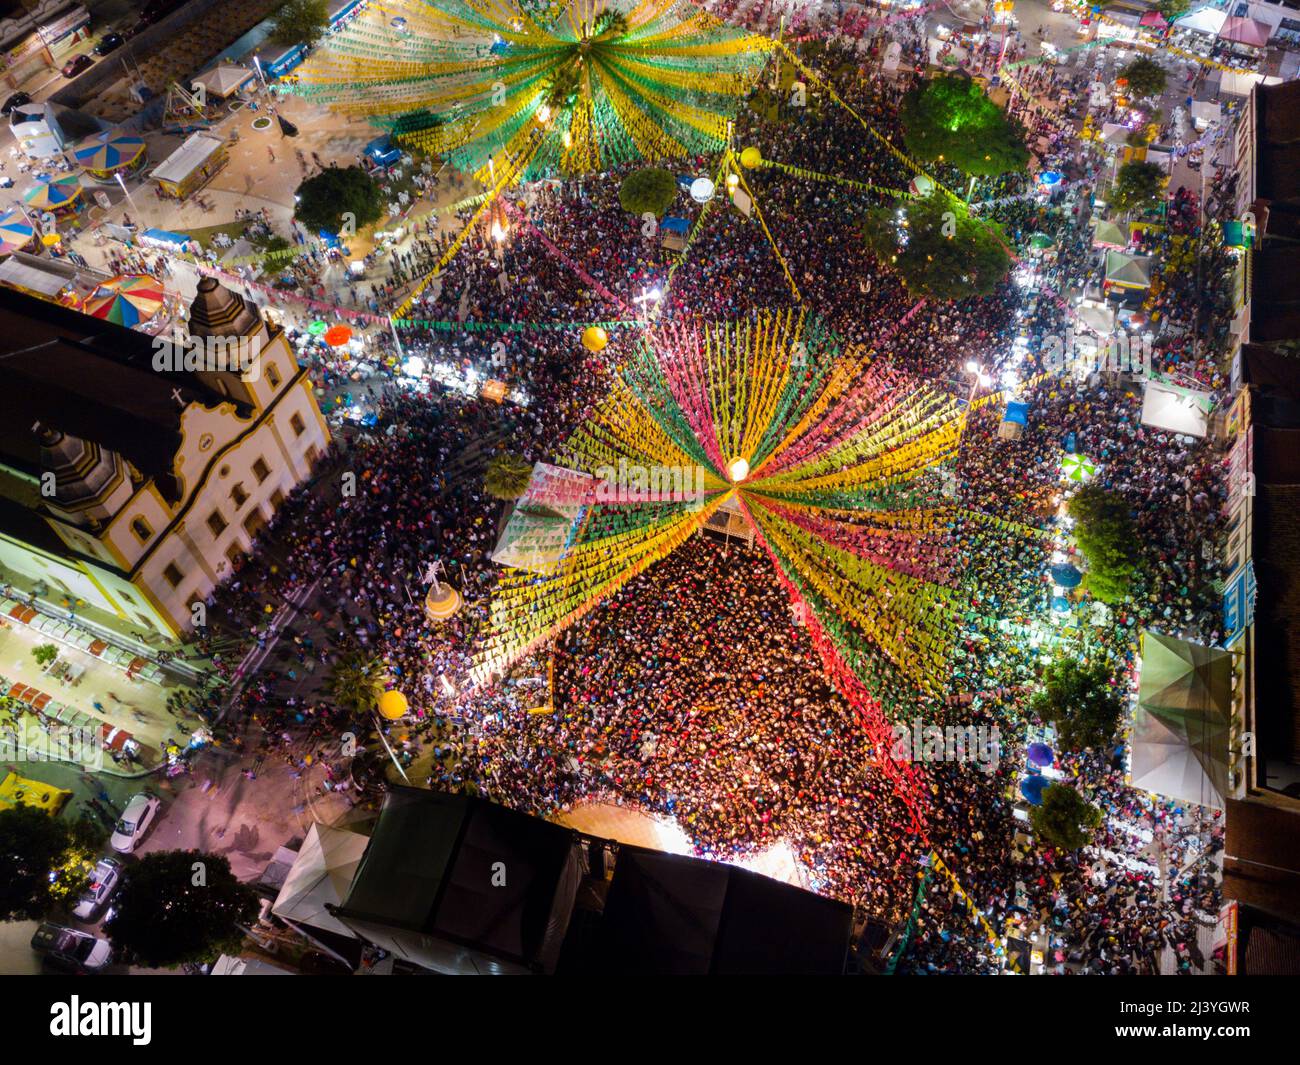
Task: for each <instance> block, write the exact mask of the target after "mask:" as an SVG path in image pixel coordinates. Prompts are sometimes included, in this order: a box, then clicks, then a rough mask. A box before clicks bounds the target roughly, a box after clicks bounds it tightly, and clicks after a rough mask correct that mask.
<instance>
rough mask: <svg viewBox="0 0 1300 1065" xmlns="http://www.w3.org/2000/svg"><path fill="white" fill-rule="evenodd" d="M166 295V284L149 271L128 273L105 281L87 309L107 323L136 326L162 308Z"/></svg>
mask: <svg viewBox="0 0 1300 1065" xmlns="http://www.w3.org/2000/svg"><path fill="white" fill-rule="evenodd" d="M164 297H165V293H164V292H163V287H162V285H161V284H160V283H159V282H158V281H156V280H155V279H154V278H152V277H150V276H149V275H148V274H125V275H122V276H120V277H115V278H113V279H112V280H111V281H106V282H104V284H103V285H101V286H100V287H99V289H98V291H96V292H95V294H94V295H93V296H91V298H90V299H88V300H87V301H86V306H85V308H84V310H85V313H86V314H89V315H91V316H92V317H94V318H102V319H103V320H104V321H106V322H115V323H116V324H118V325H125V326H134V325H139V324H140V323H141V322H147V321H148V320H149V319H150V318H152V317H153V316H154V315H155V314H157V313H158V312H159V311H160V310H162V306H163V300H164Z"/></svg>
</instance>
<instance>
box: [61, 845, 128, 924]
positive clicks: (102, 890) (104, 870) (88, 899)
mask: <svg viewBox="0 0 1300 1065" xmlns="http://www.w3.org/2000/svg"><path fill="white" fill-rule="evenodd" d="M121 879H122V863H121V862H119V861H118V860H117V859H116V858H100V859H99V861H98V862H96V863H95V871H94V872H93V873H91V874H90V885H89V886H88V887H87V888H86V890H85V891H84V892H82V895H81V898H79V899H78V900H77V905H76V906H74V907H73V909H72V914H73V916H74V917H79V918H81V920H83V921H90V920H93V919H94V917H95V915H96V914H97V913H98V912H99V911H100V909H101V908H102V907H103V905H104V903H106V902H107V901H108V898H109V896H110V895H112V894H113V892H114V891H116V890H117V885H118V881H120V880H121Z"/></svg>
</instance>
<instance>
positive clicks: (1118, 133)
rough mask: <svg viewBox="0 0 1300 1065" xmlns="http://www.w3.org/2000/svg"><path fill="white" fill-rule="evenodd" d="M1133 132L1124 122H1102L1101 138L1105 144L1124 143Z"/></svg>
mask: <svg viewBox="0 0 1300 1065" xmlns="http://www.w3.org/2000/svg"><path fill="white" fill-rule="evenodd" d="M1132 132H1133V131H1132V130H1131V129H1129V128H1128V126H1126V125H1124V124H1123V123H1122V122H1103V123H1102V124H1101V139H1102V142H1103V143H1105V144H1123V143H1124V141H1125V140H1126V139H1127V138H1128V135H1129V134H1130V133H1132Z"/></svg>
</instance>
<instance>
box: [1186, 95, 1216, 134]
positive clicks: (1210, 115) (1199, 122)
mask: <svg viewBox="0 0 1300 1065" xmlns="http://www.w3.org/2000/svg"><path fill="white" fill-rule="evenodd" d="M1222 117H1223V105H1222V104H1220V103H1216V102H1215V101H1213V100H1193V101H1192V122H1193V123H1194V124H1195V126H1196V128H1197V129H1208V128H1209V127H1210V126H1212V125H1214V123H1216V122H1218V121H1219V119H1221V118H1222Z"/></svg>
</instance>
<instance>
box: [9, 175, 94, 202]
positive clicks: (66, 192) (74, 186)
mask: <svg viewBox="0 0 1300 1065" xmlns="http://www.w3.org/2000/svg"><path fill="white" fill-rule="evenodd" d="M80 195H81V179H80V178H78V177H77V176H76V175H75V174H69V175H68V176H67V177H61V178H55V179H54V180H53V181H42V182H41V183H40V184H39V185H36V186H35V187H33V188H30V189H28V190H27V191H26V192H24V193H23V202H24V203H25V204H27V205H28V206H29V207H35V208H36V209H37V210H38V211H56V210H58V209H59V208H60V207H67V206H68V204H70V203H72V202H73V201H75V200H76V198H77V197H78V196H80Z"/></svg>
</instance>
